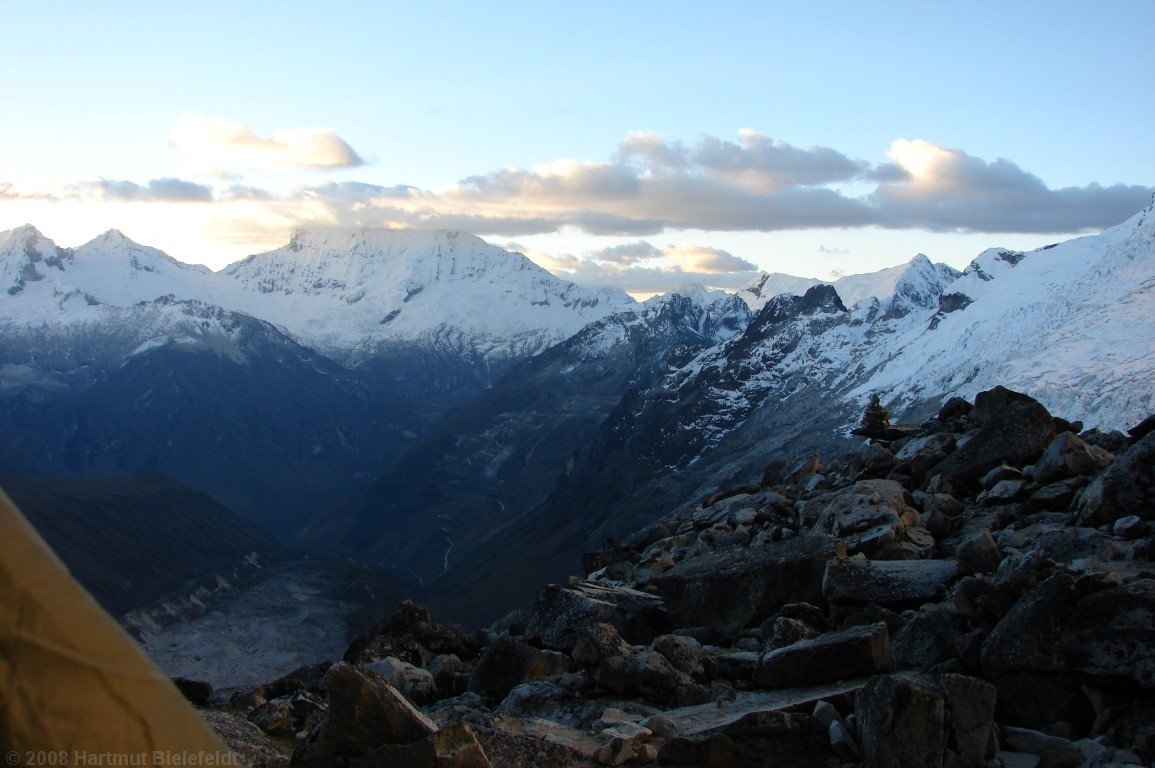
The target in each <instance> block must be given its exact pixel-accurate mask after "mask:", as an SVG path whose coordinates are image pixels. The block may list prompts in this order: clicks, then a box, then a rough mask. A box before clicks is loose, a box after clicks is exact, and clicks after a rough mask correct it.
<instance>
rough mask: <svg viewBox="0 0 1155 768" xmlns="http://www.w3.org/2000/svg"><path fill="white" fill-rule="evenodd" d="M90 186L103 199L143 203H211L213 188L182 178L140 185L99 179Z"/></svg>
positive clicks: (158, 180) (154, 180)
mask: <svg viewBox="0 0 1155 768" xmlns="http://www.w3.org/2000/svg"><path fill="white" fill-rule="evenodd" d="M91 188H92V189H93V190H94V191H95V192H96V193H97V195H98V196H99V197H101V198H103V199H105V200H120V201H128V202H143V203H158V202H161V203H211V202H212V201H213V190H212V188H211V187H206V186H205V185H203V184H197V183H195V182H192V181H185V180H184V179H173V178H163V179H153V180H152V181H150V182H148V184H147V185H145V186H141V185H140V184H136V183H134V182H131V181H115V180H110V179H101V180H100V181H96V182H92V183H91Z"/></svg>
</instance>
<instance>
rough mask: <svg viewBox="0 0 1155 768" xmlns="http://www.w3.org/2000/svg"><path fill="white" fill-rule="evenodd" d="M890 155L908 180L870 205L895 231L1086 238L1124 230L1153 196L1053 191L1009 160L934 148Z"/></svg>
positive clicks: (914, 147)
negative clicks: (1058, 234) (1085, 233)
mask: <svg viewBox="0 0 1155 768" xmlns="http://www.w3.org/2000/svg"><path fill="white" fill-rule="evenodd" d="M887 154H888V155H889V157H890V158H891V160H892V161H893V162H894V164H895V165H897V166H899V167H900V168H901V169H902V170H903V172H904V174H905V177H899V178H895V179H894V180H890V181H883V182H882V183H880V184H879V186H878V188H877V189H876V190H875V192H874V193H873V194H872V195H871V196H870V204H871V206H872V207H873V208H875V209H876V210H877V212H878V219H879V221H878V223H879V224H880V225H881V226H884V227H887V228H890V229H929V230H932V231H939V232H943V231H955V232H1021V233H1029V232H1040V233H1042V232H1080V231H1085V230H1092V229H1099V228H1103V227H1106V226H1110V225H1112V224H1117V223H1119V222H1120V221H1122V220H1123V219H1125V218H1127V217H1128V216H1130V215H1131V214H1133V213H1135V212H1136V211H1138V210H1139V209H1140V208H1142V207H1143V206H1144V205H1146V203H1147V202H1148V201H1149V200H1150V199H1151V194H1152V189H1151V188H1150V187H1142V186H1125V185H1123V184H1115V185H1113V186H1110V187H1104V186H1101V185H1099V184H1097V183H1092V184H1088V185H1087V186H1084V187H1064V188H1061V189H1050V188H1049V187H1047V186H1046V184H1044V183H1043V181H1042V180H1041V179H1039V178H1038V177H1037V176H1035V175H1033V174H1031V173H1027V172H1026V171H1024V170H1023V169H1021V168H1020V167H1019V166H1018V165H1016V164H1015V163H1013V162H1011V161H1009V160H1006V159H1003V158H999V159H997V160H995V161H993V162H987V161H985V160H982V159H981V158H977V157H974V156H972V155H968V154H967V153H966V152H963V151H961V150H957V149H947V148H945V147H941V146H938V145H937V144H933V143H931V142H928V141H921V140H917V141H908V140H906V139H899V140H897V141H895V142H893V143H892V144H891V147H890V151H889V152H888V153H887Z"/></svg>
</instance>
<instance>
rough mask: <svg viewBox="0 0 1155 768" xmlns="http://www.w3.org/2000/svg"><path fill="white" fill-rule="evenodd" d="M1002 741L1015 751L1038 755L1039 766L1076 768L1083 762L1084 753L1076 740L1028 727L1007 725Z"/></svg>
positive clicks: (1046, 767)
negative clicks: (1072, 740) (1050, 734)
mask: <svg viewBox="0 0 1155 768" xmlns="http://www.w3.org/2000/svg"><path fill="white" fill-rule="evenodd" d="M1002 741H1003V744H1004V745H1006V747H1007V749H1009V750H1011V751H1013V752H1024V753H1026V754H1029V755H1037V756H1038V758H1039V768H1076V766H1078V765H1080V764H1082V762H1083V753H1082V752H1081V751H1080V750H1079V746H1078V745H1077V744H1075V743H1074V742H1071V741H1068V740H1066V739H1060V738H1058V737H1057V736H1048V735H1047V734H1045V733H1040V732H1039V731H1032V730H1030V729H1028V728H1015V727H1013V726H1007V727H1005V728H1003V739H1002Z"/></svg>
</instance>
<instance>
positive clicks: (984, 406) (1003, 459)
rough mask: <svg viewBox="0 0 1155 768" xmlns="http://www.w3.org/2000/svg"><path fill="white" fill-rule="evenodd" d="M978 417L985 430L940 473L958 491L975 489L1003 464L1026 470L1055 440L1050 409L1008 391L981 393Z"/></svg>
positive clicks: (960, 448)
mask: <svg viewBox="0 0 1155 768" xmlns="http://www.w3.org/2000/svg"><path fill="white" fill-rule="evenodd" d="M975 416H976V418H978V419H979V421H980V423H981V424H982V425H983V426H982V427H981V428H980V429H979V431H978V432H977V433H976V434H975V435H974V436H973V437H971V439H969V440H967V441H966V443H964V444H962V445H960V446H958V447H957V448H955V450H954V453H952V454H951V455H950V456H948V457H947V458H946V460H944V461H943V462H942V463H941V464H939V465H938V467H937V469H936V471H937V472H939V473H941V474H942V475H944V476H945V477H946V479H947V480H948V481H949V482H950V483H951V485H952V486H954V487H956V488H964V489H965V488H971V487H974V486H975V485H976V484H977V483H978V480H979V478H981V477H982V476H983V475H985V474H986V473H987V472H989V471H990V470H992V469H994V468H995V467H997V466H999V465H1000V464H1003V463H1007V464H1011V465H1014V466H1023V465H1024V464H1027V463H1029V462H1031V461H1033V460H1034V459H1035V458H1036V457H1038V456H1039V454H1041V453H1042V452H1043V450H1044V449H1045V448H1046V447H1047V445H1048V444H1049V443H1050V441H1051V439H1052V438H1054V436H1055V424H1054V420H1053V419H1052V418H1051V414H1050V413H1048V412H1047V409H1046V408H1044V407H1043V406H1042V405H1041V404H1039V402H1038V401H1036V400H1034V399H1033V398H1030V397H1028V396H1026V395H1023V394H1020V393H1018V392H1013V391H1011V390H1008V389H1006V388H1004V387H995V388H994V389H991V390H987V391H986V392H980V393H979V395H978V397H976V398H975Z"/></svg>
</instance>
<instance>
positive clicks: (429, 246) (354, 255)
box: [224, 229, 548, 296]
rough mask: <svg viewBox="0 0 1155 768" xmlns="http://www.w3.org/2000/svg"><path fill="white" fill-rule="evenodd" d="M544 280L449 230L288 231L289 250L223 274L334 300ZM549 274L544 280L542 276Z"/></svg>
mask: <svg viewBox="0 0 1155 768" xmlns="http://www.w3.org/2000/svg"><path fill="white" fill-rule="evenodd" d="M519 272H529V273H535V272H540V273H544V272H545V270H542V269H541V268H540V267H538V266H537V265H536V264H534V263H533V262H531V261H529V259H527V258H525V257H524V256H522V255H520V254H516V253H511V252H509V251H505V250H502V249H501V248H497V247H496V246H493V245H490V244H488V243H486V242H485V241H484V240H482V239H481V238H478V237H475V236H473V235H470V234H466V233H462V232H456V231H448V230H390V229H333V230H315V231H314V230H302V229H296V230H293V232H292V234H291V235H290V238H289V243H288V244H287V245H285V246H282V247H281V248H278V249H276V250H273V251H269V252H267V253H262V254H257V255H255V256H250V257H248V258H247V259H245V260H243V261H240V262H237V263H235V264H232V265H230V266H228V267H226V268H225V270H224V273H225V274H226V275H229V276H231V277H233V278H235V279H236V280H237V281H238V282H239V283H241V284H242V285H244V286H246V287H248V288H250V289H253V288H255V289H256V290H258V291H259V292H261V293H283V294H289V293H306V294H317V293H324V292H329V293H333V292H336V293H339V294H341V295H344V296H348V295H351V294H353V293H355V292H356V291H358V290H360V289H362V288H364V287H366V286H369V285H373V286H374V287H377V288H387V289H390V290H392V291H393V292H396V293H399V294H400V295H402V296H411V295H412V294H413V292H414V291H420V290H423V289H424V288H425V287H427V286H428V285H429V284H431V283H434V282H456V281H470V280H478V279H485V278H490V279H499V278H502V277H507V276H509V275H512V274H516V273H519ZM546 274H548V273H546Z"/></svg>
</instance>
